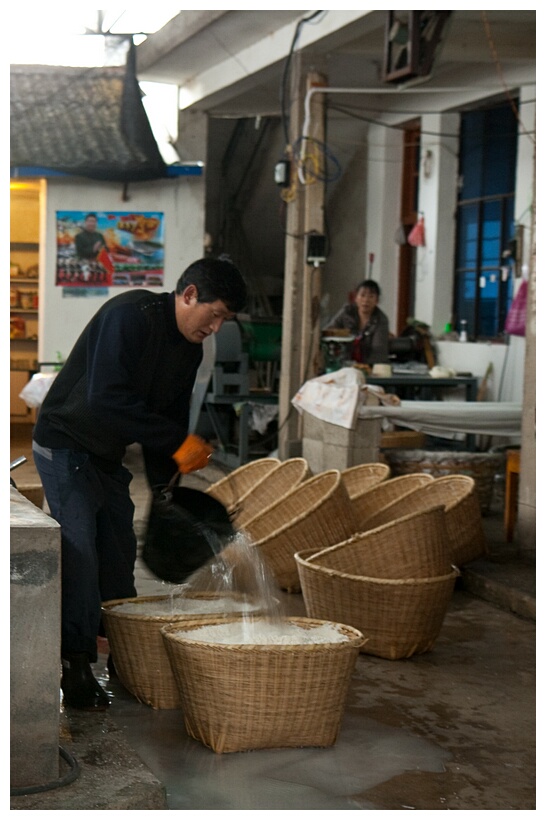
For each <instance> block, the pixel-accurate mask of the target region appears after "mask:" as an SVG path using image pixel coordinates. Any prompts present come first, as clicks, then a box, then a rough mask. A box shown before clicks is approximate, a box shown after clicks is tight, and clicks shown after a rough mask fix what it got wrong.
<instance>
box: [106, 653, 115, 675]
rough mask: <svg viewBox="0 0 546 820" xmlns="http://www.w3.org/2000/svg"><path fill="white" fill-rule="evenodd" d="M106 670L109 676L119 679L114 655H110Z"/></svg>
mask: <svg viewBox="0 0 546 820" xmlns="http://www.w3.org/2000/svg"><path fill="white" fill-rule="evenodd" d="M106 668H107V669H108V675H109V676H110V677H111V678H117V676H118V673H117V672H116V667H115V664H114V659H113V657H112V655H108V660H107V661H106Z"/></svg>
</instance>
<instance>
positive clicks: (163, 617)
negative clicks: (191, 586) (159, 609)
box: [101, 591, 259, 624]
mask: <svg viewBox="0 0 546 820" xmlns="http://www.w3.org/2000/svg"><path fill="white" fill-rule="evenodd" d="M236 595H237V593H234V592H223V593H216V592H205V591H203V592H200V591H195V592H190V593H188V594H187V595H185V596H180V597H187V598H210V599H216V598H229V597H230V596H231V597H236ZM172 597H173V596H172V595H170V594H168V593H166V594H161V595H138V596H134V597H132V598H113V599H112V600H109V601H103V603H102V604H101V613H102V614H104V615H107V616H111V617H114V618H119V619H122V618H123V619H124V620H131V621H138V622H139V623H165V624H167V623H170V622H173V621H175V620H176V621H179V620H193V619H197V618H201V617H205V618H207V617H213V616H215V615H219V613H214V612H203V613H200V612H173V613H167V612H165V613H161V614H155V615H154V614H153V613H149V612H148V613H142V614H141V613H140V612H119V611H118V612H116V607H117V606H120V605H121V604H141V603H142V604H144V603H153V602H155V603H159V602H160V601H168V600H170V599H171V598H172ZM258 611H259V609H258V610H250V611H249V612H248V613H246V614H252V613H256V612H258ZM230 614H232V613H230ZM233 614H234V615H237V613H233ZM243 614H245V613H243ZM220 617H222V618H224V617H225V616H224V615H223V614H220Z"/></svg>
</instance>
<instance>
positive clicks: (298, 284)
mask: <svg viewBox="0 0 546 820" xmlns="http://www.w3.org/2000/svg"><path fill="white" fill-rule="evenodd" d="M325 84H326V82H325V79H324V77H323V76H322V75H320V74H318V73H316V72H311V73H309V75H308V76H306V77H305V76H304V75H303V72H302V59H301V55H300V54H296V55H295V56H294V72H293V78H292V83H291V106H290V129H289V134H290V140H291V146H290V148H288V147H287V151H293V152H294V156H293V161H292V170H291V174H292V176H291V184H290V187H289V189H288V190H287V192H286V194H285V201H286V202H287V218H286V245H285V272H284V302H283V335H282V352H281V375H280V381H279V456H280V458H281V459H287V458H293V457H295V456H299V455H301V449H302V424H301V418H300V416H299V415H298V413H297V411H296V410H295V409H294V407H293V406H292V404H291V400H292V398H293V396H294V395H295V394H296V392H297V391H298V390H299V388H300V387H301V386H302V384H303V383H304V382H305V381H306V380H307V379H308V378H311V377H312V376H315V375H316V374H317V363H318V362H317V359H318V352H319V343H320V299H321V276H320V267H316V266H315V265H312V264H311V265H309V264H307V248H308V237H309V235H310V234H311V233H316V234H320V235H323V234H324V173H325V168H324V153H323V147H324V95H321V94H314V95H313V96H312V98H311V116H310V120H309V130H308V134H307V136H308V137H309V139H308V140H305V141H302V140H301V139H300V138H301V137H302V134H303V127H304V124H305V123H304V115H305V111H304V104H305V95H306V92H307V90H308V89H309V88H311V87H312V86H316V85H322V86H324V85H325ZM294 149H295V150H294ZM300 153H301V157H300Z"/></svg>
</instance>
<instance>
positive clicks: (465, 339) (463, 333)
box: [459, 319, 468, 342]
mask: <svg viewBox="0 0 546 820" xmlns="http://www.w3.org/2000/svg"><path fill="white" fill-rule="evenodd" d="M459 341H460V342H468V334H467V332H466V319H461V332H460V333H459Z"/></svg>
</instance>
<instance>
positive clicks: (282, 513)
mask: <svg viewBox="0 0 546 820" xmlns="http://www.w3.org/2000/svg"><path fill="white" fill-rule="evenodd" d="M244 531H245V532H246V534H247V535H248V537H249V538H250V539H251V541H252V542H253V544H254V547H255V548H256V549H257V550H259V552H260V555H261V557H262V559H263V561H264V563H265V565H266V566H267V567H268V569H269V571H270V573H271V575H272V576H273V578H274V579H275V581H276V583H277V584H278V586H279V587H280V588H281V589H284V590H287V591H288V592H298V591H299V589H300V584H299V577H298V570H297V567H296V563H295V561H294V553H295V552H297V551H298V550H300V549H305V548H306V547H308V548H314V549H315V551H318V550H320V549H323V548H324V547H328V546H331V545H332V544H338V543H339V542H340V541H344V540H345V539H346V538H350V536H351V535H353V534H354V533H355V532H356V521H355V518H354V516H353V511H352V508H351V501H350V499H349V496H348V494H347V490H346V489H345V485H344V484H343V481H342V479H341V473H340V471H339V470H326V471H325V472H323V473H319V474H318V475H316V476H313V477H312V478H309V479H307V481H304V482H303V483H302V484H300V485H298V486H297V487H296V488H295V490H293V491H292V492H291V493H290V494H289V495H287V496H285V497H284V498H282V499H280V500H279V501H277V502H276V503H275V504H272V505H271V506H270V507H268V508H267V509H266V510H264V511H263V512H262V513H261V514H260V515H258V516H256V517H255V518H253V519H252V521H249V522H248V524H247V525H246V527H245V528H244Z"/></svg>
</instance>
